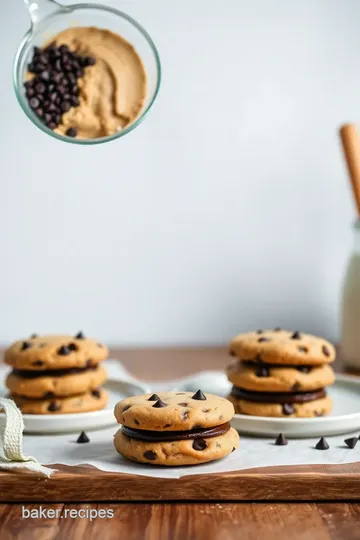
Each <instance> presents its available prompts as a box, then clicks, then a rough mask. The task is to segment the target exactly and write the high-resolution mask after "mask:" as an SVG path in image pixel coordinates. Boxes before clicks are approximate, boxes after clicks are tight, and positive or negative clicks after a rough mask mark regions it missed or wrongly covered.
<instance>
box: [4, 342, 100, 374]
mask: <svg viewBox="0 0 360 540" xmlns="http://www.w3.org/2000/svg"><path fill="white" fill-rule="evenodd" d="M108 354H109V351H108V348H107V347H106V346H105V345H103V344H102V343H99V342H98V341H96V340H95V339H90V338H85V337H84V336H83V334H82V333H81V332H79V334H77V335H76V336H69V335H47V336H32V337H30V338H28V339H25V340H22V341H16V342H15V343H13V344H12V345H11V347H9V348H8V349H7V350H6V351H5V356H4V360H5V363H6V364H9V365H10V366H12V367H14V368H16V369H23V370H37V371H39V370H44V371H45V370H47V369H67V368H73V367H88V366H94V365H97V364H98V363H99V362H102V361H103V360H105V358H107V357H108Z"/></svg>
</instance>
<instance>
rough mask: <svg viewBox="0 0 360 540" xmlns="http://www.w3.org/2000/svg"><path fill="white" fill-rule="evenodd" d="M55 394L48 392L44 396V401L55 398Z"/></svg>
mask: <svg viewBox="0 0 360 540" xmlns="http://www.w3.org/2000/svg"><path fill="white" fill-rule="evenodd" d="M54 395H55V394H54V392H46V394H44V395H43V398H44V399H50V398H52V397H54Z"/></svg>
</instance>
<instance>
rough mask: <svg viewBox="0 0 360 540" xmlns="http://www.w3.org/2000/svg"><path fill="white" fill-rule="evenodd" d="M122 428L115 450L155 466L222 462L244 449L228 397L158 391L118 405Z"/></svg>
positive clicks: (116, 438)
mask: <svg viewBox="0 0 360 540" xmlns="http://www.w3.org/2000/svg"><path fill="white" fill-rule="evenodd" d="M114 414H115V417H116V420H117V422H118V423H119V424H122V427H121V428H120V429H119V430H118V432H117V433H116V435H115V437H114V445H115V448H116V450H117V452H119V454H121V455H122V456H124V457H125V458H127V459H129V460H131V461H137V462H140V463H149V464H151V465H169V466H176V465H196V464H198V463H206V462H207V461H213V460H216V459H220V458H222V457H224V456H226V455H228V454H230V453H231V452H232V451H233V450H235V449H236V448H237V447H238V446H239V435H238V433H237V431H235V429H233V428H232V427H231V426H230V420H231V418H232V417H233V415H234V407H233V405H232V404H231V403H230V402H229V401H228V400H227V399H225V398H222V397H219V396H215V395H212V394H204V393H203V392H202V391H201V390H198V391H197V392H196V393H195V394H194V393H192V392H159V394H145V395H142V396H135V397H131V398H127V399H124V400H122V401H120V402H119V403H117V405H116V406H115V410H114Z"/></svg>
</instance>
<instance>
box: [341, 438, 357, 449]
mask: <svg viewBox="0 0 360 540" xmlns="http://www.w3.org/2000/svg"><path fill="white" fill-rule="evenodd" d="M357 442H358V438H357V437H351V438H350V439H345V440H344V443H345V444H346V445H347V446H348V447H349V448H355V446H356V443H357Z"/></svg>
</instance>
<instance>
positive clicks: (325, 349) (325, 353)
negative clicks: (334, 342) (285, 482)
mask: <svg viewBox="0 0 360 540" xmlns="http://www.w3.org/2000/svg"><path fill="white" fill-rule="evenodd" d="M322 352H323V353H324V355H325V356H330V351H329V348H328V347H327V346H326V345H323V346H322Z"/></svg>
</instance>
